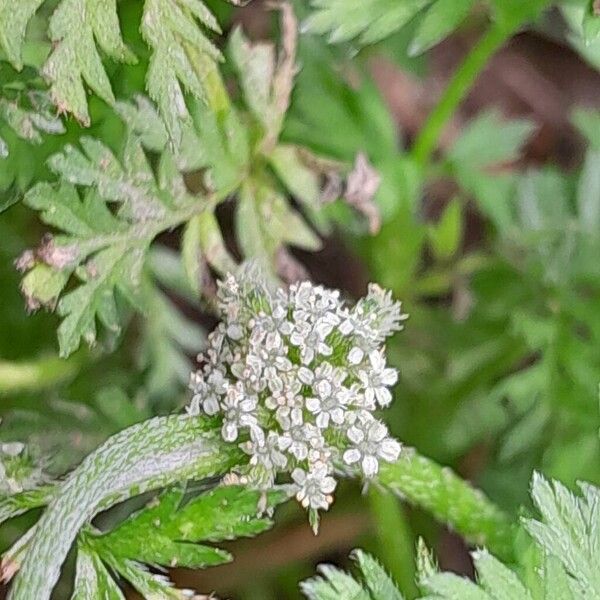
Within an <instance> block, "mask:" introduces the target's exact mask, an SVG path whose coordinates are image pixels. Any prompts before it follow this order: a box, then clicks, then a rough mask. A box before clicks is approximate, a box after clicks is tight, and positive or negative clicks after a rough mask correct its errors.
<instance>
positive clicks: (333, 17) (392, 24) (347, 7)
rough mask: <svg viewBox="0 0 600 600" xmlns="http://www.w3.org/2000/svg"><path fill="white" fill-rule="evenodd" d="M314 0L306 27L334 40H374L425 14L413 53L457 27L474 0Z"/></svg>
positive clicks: (366, 42)
mask: <svg viewBox="0 0 600 600" xmlns="http://www.w3.org/2000/svg"><path fill="white" fill-rule="evenodd" d="M311 4H312V6H313V8H314V12H313V14H312V15H310V16H309V17H308V19H307V20H306V23H305V24H306V28H307V29H308V30H309V31H312V32H314V33H328V34H329V40H330V41H331V42H334V43H337V42H343V41H349V40H353V39H357V40H358V42H359V43H360V44H363V45H366V44H372V43H374V42H378V41H379V40H382V39H383V38H385V37H387V36H388V35H390V34H392V33H394V32H396V31H398V30H400V29H402V28H403V27H404V26H406V25H407V24H408V23H410V22H411V21H412V20H413V19H415V17H417V16H418V15H419V14H423V15H424V17H423V19H422V21H421V22H420V24H419V26H418V27H417V31H416V33H415V35H414V37H413V41H412V43H411V46H410V51H411V53H412V54H418V53H421V52H423V51H425V50H427V49H428V48H431V46H433V45H435V44H437V43H438V42H439V41H441V40H442V39H443V38H445V37H446V36H447V35H448V34H450V33H451V32H452V31H453V30H454V29H455V28H456V27H458V26H459V25H460V24H461V23H462V21H463V20H464V19H465V18H466V16H467V15H468V14H469V12H470V11H471V8H472V7H473V5H474V4H475V0H434V1H433V2H432V1H431V0H399V1H398V0H312V3H311Z"/></svg>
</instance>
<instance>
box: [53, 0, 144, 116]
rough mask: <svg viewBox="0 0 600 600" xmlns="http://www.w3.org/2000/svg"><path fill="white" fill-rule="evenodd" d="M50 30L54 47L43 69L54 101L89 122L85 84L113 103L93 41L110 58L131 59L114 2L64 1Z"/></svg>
mask: <svg viewBox="0 0 600 600" xmlns="http://www.w3.org/2000/svg"><path fill="white" fill-rule="evenodd" d="M48 32H49V35H50V39H51V40H52V42H53V44H54V47H53V50H52V53H51V54H50V56H49V58H48V60H47V62H46V64H45V65H44V70H43V72H44V75H45V77H46V78H47V79H48V81H49V82H50V91H51V94H52V98H53V100H54V103H55V104H56V106H57V107H58V109H59V112H70V113H73V115H74V116H75V118H76V119H77V120H78V121H80V122H81V123H83V124H84V125H89V124H90V116H89V112H88V108H87V95H86V90H85V87H84V83H86V84H87V85H89V86H90V87H91V88H92V90H94V92H95V93H96V94H98V96H100V98H102V99H103V100H104V101H106V102H108V103H109V104H113V103H114V101H115V97H114V95H113V91H112V87H111V85H110V80H109V78H108V75H107V73H106V70H105V69H104V65H103V64H102V59H101V57H100V53H99V50H98V47H97V45H98V46H99V47H100V49H102V50H103V51H104V52H105V53H106V54H107V55H108V56H110V57H111V58H113V59H114V60H117V61H120V62H135V56H134V55H133V54H132V53H131V51H130V50H129V49H128V48H127V46H126V45H125V43H124V42H123V39H122V37H121V33H120V26H119V19H118V16H117V3H116V0H62V2H61V3H60V4H59V6H58V7H57V8H56V10H55V11H54V13H53V14H52V17H51V19H50V25H49V31H48ZM96 44H97V45H96Z"/></svg>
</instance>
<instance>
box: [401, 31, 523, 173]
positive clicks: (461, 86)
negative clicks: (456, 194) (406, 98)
mask: <svg viewBox="0 0 600 600" xmlns="http://www.w3.org/2000/svg"><path fill="white" fill-rule="evenodd" d="M517 27H518V24H515V25H514V27H506V26H501V25H499V24H497V23H494V24H492V25H491V27H490V29H489V30H488V31H487V32H486V33H485V34H484V35H483V37H482V38H481V39H480V40H479V42H478V43H477V44H476V45H475V47H474V48H473V50H471V52H469V54H468V55H467V57H466V58H465V60H464V62H463V63H462V64H461V65H460V67H459V68H458V70H457V71H456V73H455V74H454V76H453V77H452V80H451V81H450V83H449V85H448V87H447V88H446V90H445V92H444V94H443V96H442V98H441V99H440V101H439V102H438V104H437V105H436V107H435V108H434V110H433V112H432V113H431V114H430V115H429V118H428V119H427V121H426V123H425V125H424V126H423V128H422V129H421V131H420V133H419V135H418V137H417V139H416V140H415V143H414V146H413V149H412V156H413V159H414V160H415V162H416V163H417V164H419V165H421V166H424V165H425V164H426V163H427V162H428V161H429V158H430V157H431V155H432V153H433V152H434V151H435V149H436V147H437V145H438V140H439V138H440V136H441V135H442V133H443V130H444V127H445V126H446V123H447V122H448V121H449V120H450V118H451V117H452V115H453V114H454V113H455V112H456V110H457V108H458V106H459V105H460V103H461V102H462V101H463V99H464V98H465V97H466V95H467V94H468V93H469V91H470V89H471V87H472V85H473V83H474V82H475V80H476V79H477V77H478V76H479V74H480V73H481V71H483V69H484V68H485V66H486V65H487V63H488V62H489V60H490V58H491V56H492V55H493V54H495V52H496V51H497V50H498V49H499V48H500V47H501V46H502V45H503V44H504V43H505V42H506V40H507V39H508V38H510V36H511V35H512V33H513V32H514V31H515V29H516V28H517Z"/></svg>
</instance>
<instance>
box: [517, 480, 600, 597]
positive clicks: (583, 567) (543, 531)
mask: <svg viewBox="0 0 600 600" xmlns="http://www.w3.org/2000/svg"><path fill="white" fill-rule="evenodd" d="M580 487H581V491H582V493H583V496H582V497H578V496H575V495H574V494H573V493H572V492H570V491H569V490H568V489H567V488H565V487H564V486H563V485H562V484H560V483H559V482H556V481H555V482H552V483H550V482H548V481H547V480H545V479H544V478H543V477H542V476H541V475H539V474H537V473H535V474H534V477H533V482H532V487H531V495H532V498H533V501H534V503H535V505H536V507H537V508H538V510H539V511H540V513H541V515H542V519H543V520H542V521H537V520H534V519H524V521H523V523H524V526H525V528H526V529H527V531H528V532H529V533H530V534H531V536H532V537H533V538H534V539H535V540H536V542H537V543H538V544H539V545H540V547H541V548H543V549H544V550H545V551H546V552H547V553H548V554H550V555H551V556H554V557H556V558H557V559H558V560H559V561H560V562H561V564H562V566H563V567H564V569H565V571H566V572H567V573H568V574H569V579H570V586H571V590H572V591H573V593H574V595H575V596H576V597H590V598H600V572H599V571H598V563H599V561H600V544H599V543H598V536H599V531H600V511H599V510H598V507H599V506H600V490H599V489H598V488H597V487H594V486H592V485H588V484H580Z"/></svg>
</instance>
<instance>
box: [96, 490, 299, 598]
mask: <svg viewBox="0 0 600 600" xmlns="http://www.w3.org/2000/svg"><path fill="white" fill-rule="evenodd" d="M288 497H289V494H288V493H287V491H285V490H283V489H275V490H273V491H271V492H268V493H262V492H259V491H254V490H248V489H246V488H244V487H241V486H224V487H218V488H215V489H214V490H212V491H210V492H206V493H203V494H201V495H199V496H196V497H194V498H192V499H191V500H187V501H186V500H185V499H184V498H185V493H184V489H183V487H175V488H172V489H170V490H167V491H166V492H164V493H163V494H162V495H161V496H160V497H159V498H157V499H155V500H153V501H151V502H150V503H149V504H148V505H147V506H146V507H145V508H143V509H142V510H140V511H138V512H137V513H134V514H133V515H131V516H130V517H129V518H128V519H127V520H125V521H124V522H123V523H122V524H120V525H118V526H117V527H116V528H115V529H113V530H112V531H110V532H108V533H104V534H94V533H91V532H88V533H86V534H85V542H86V544H87V545H88V546H89V547H91V548H93V549H94V551H95V552H97V553H98V554H99V555H100V556H101V557H103V558H104V559H105V560H106V561H107V562H108V563H109V564H110V565H111V566H112V567H113V568H114V569H115V570H116V571H117V572H119V573H120V574H121V575H122V576H123V577H125V578H126V579H128V580H129V581H130V582H131V583H132V584H133V585H134V587H136V588H137V589H138V591H140V593H143V594H149V593H150V590H151V588H152V586H154V585H155V583H154V582H152V581H151V580H149V579H148V578H147V577H146V571H144V570H143V569H142V571H141V573H138V572H134V571H132V569H135V570H139V567H138V566H136V565H138V563H147V564H151V565H163V566H165V567H175V566H181V567H189V568H203V567H209V566H213V565H218V564H222V563H225V562H229V561H230V560H232V556H231V554H229V552H226V551H224V550H221V549H219V548H214V547H212V546H206V545H203V544H200V543H199V542H204V541H206V542H219V541H223V540H229V539H234V538H238V537H248V536H255V535H258V534H259V533H262V532H263V531H265V530H266V529H269V528H270V527H271V526H272V521H271V520H270V519H269V518H265V517H263V516H261V513H260V511H272V509H273V508H274V507H275V506H277V505H278V504H280V503H281V502H283V501H285V500H287V499H288ZM163 583H165V582H163ZM148 586H150V587H148ZM171 589H172V588H170V587H169V586H167V587H166V588H165V590H163V591H167V590H171ZM169 593H171V592H169ZM150 597H153V596H150ZM169 597H170V596H169ZM175 597H179V596H175Z"/></svg>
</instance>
